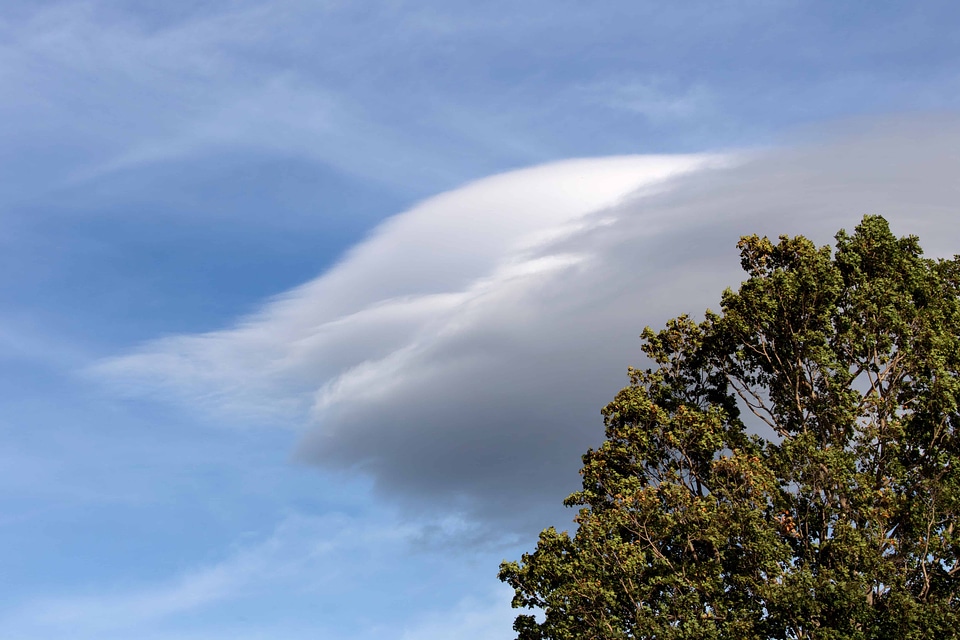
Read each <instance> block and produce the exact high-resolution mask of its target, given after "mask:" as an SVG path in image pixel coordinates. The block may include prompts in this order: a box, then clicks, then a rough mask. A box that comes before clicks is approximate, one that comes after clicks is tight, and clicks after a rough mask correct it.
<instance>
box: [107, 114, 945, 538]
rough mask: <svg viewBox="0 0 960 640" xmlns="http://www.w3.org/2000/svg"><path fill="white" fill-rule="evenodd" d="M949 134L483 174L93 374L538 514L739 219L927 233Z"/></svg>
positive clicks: (516, 514) (786, 227)
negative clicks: (241, 310)
mask: <svg viewBox="0 0 960 640" xmlns="http://www.w3.org/2000/svg"><path fill="white" fill-rule="evenodd" d="M958 133H960V128H958V127H956V126H955V125H953V124H952V123H947V124H946V125H945V126H943V127H941V128H939V129H936V130H933V129H930V128H927V129H918V128H917V127H916V126H912V125H911V126H906V125H903V124H902V123H901V124H898V125H897V126H894V127H887V128H886V129H885V130H884V131H882V132H881V133H872V134H861V135H859V136H856V137H850V138H847V139H843V140H839V141H835V142H833V143H830V144H821V145H820V146H817V147H809V148H805V149H797V150H787V151H778V152H768V153H764V154H760V155H754V156H751V157H746V156H745V157H741V158H739V159H738V160H737V161H736V162H734V161H733V160H732V159H730V158H725V159H724V158H719V157H707V156H634V157H616V158H600V159H590V160H576V161H568V162H561V163H557V164H551V165H547V166H542V167H536V168H533V169H526V170H522V171H516V172H512V173H508V174H504V175H500V176H495V177H492V178H488V179H485V180H481V181H478V182H475V183H473V184H470V185H467V186H465V187H463V188H461V189H457V190H455V191H451V192H449V193H445V194H442V195H439V196H437V197H434V198H431V199H429V200H427V201H425V202H423V203H421V204H420V205H418V206H416V207H414V208H413V209H411V210H409V211H407V212H405V213H402V214H400V215H398V216H396V217H394V218H392V219H389V220H388V221H386V222H385V223H383V224H382V225H381V226H380V227H378V228H377V229H375V230H374V232H373V233H372V234H371V236H370V237H369V238H368V239H367V240H365V241H364V242H363V243H361V244H360V245H358V246H357V247H355V248H353V249H352V250H351V251H349V252H348V253H347V254H346V255H345V256H344V258H343V259H342V261H341V262H340V263H339V264H338V265H337V266H335V267H334V268H332V269H331V270H330V271H328V272H327V273H325V274H323V275H322V276H320V277H318V278H317V279H315V280H313V281H311V282H309V283H307V284H305V285H303V286H301V287H298V288H297V289H294V290H292V291H290V292H288V293H286V294H284V295H282V296H280V297H278V298H277V299H275V300H273V301H270V302H268V303H266V304H265V305H264V307H263V308H262V310H261V311H260V312H259V313H257V314H255V315H253V316H251V317H247V318H243V319H241V320H239V321H238V322H237V323H236V324H235V325H234V326H232V327H229V328H226V329H223V330H221V331H214V332H210V333H205V334H198V335H186V336H178V337H173V338H166V339H163V340H157V341H155V342H151V343H148V344H146V345H144V346H143V347H142V348H141V349H139V350H137V351H136V352H134V353H131V354H128V355H124V356H121V357H117V358H114V359H111V360H108V361H105V362H103V363H101V364H100V365H98V367H97V371H98V373H99V374H100V375H103V376H107V377H109V379H110V380H112V381H114V382H116V383H117V384H120V383H121V382H122V383H123V384H124V385H125V386H127V387H128V388H130V389H132V390H134V391H136V392H138V393H151V394H158V393H159V394H164V395H167V396H169V397H171V398H176V399H178V400H179V401H181V402H185V403H187V404H189V405H190V406H193V407H196V408H199V409H202V410H205V411H212V412H214V413H215V414H216V415H218V416H225V417H227V418H228V419H229V420H238V419H240V418H241V417H243V418H244V419H245V420H249V419H250V417H251V416H253V417H254V418H255V419H256V420H258V421H269V422H274V423H282V424H289V425H295V426H298V427H302V428H303V430H304V433H303V435H302V438H301V444H300V446H299V450H298V456H299V457H300V458H301V459H303V460H306V461H308V462H311V463H317V464H322V465H325V466H329V467H343V468H351V469H360V470H362V471H364V472H366V473H369V474H371V475H372V477H373V478H374V479H375V480H376V482H377V486H378V487H379V488H380V489H381V490H382V491H383V492H384V493H385V494H387V495H390V496H392V497H396V498H401V499H404V500H407V501H409V502H411V503H418V504H430V505H432V507H433V508H459V509H465V510H467V511H468V512H470V513H471V514H472V515H474V516H476V517H481V518H485V519H494V520H518V519H523V518H524V517H525V516H531V517H540V516H538V515H537V512H538V511H539V510H540V509H541V505H543V504H557V503H558V502H559V499H560V498H562V497H563V495H565V494H566V493H567V492H568V491H569V490H571V489H573V488H574V487H575V485H576V481H577V477H576V468H577V466H578V462H579V455H580V454H581V453H582V452H583V451H584V450H585V448H586V447H588V446H591V445H596V444H597V443H599V442H600V440H601V439H602V425H601V423H600V420H599V417H598V411H599V409H600V408H601V407H602V406H603V405H604V404H605V403H606V402H607V401H608V400H609V398H610V397H612V395H613V394H614V393H615V392H616V390H617V389H618V388H619V387H620V386H622V385H623V383H624V382H625V370H626V367H627V366H628V365H637V364H642V361H641V359H640V353H639V340H638V338H637V336H638V334H639V333H640V331H641V330H642V328H643V327H644V326H645V325H652V326H660V325H662V324H663V322H664V321H665V320H666V319H667V318H669V317H672V316H675V315H678V314H680V313H684V312H687V313H692V314H694V315H697V314H700V313H702V311H703V309H704V308H706V307H707V306H714V307H716V304H717V301H718V299H719V294H720V292H721V291H722V289H723V288H724V287H725V286H735V285H736V284H737V282H738V281H739V280H740V274H739V271H738V260H737V255H736V249H735V244H736V241H737V238H738V237H739V236H740V235H742V234H745V233H754V232H757V233H767V234H771V235H777V234H780V233H791V234H792V233H804V234H806V235H808V236H811V237H813V238H814V239H815V240H817V241H818V242H821V243H822V242H828V241H830V237H831V235H832V233H833V232H835V231H836V230H837V229H838V228H840V227H847V228H851V227H853V226H854V225H855V224H856V223H857V221H858V220H859V218H860V216H861V215H862V214H864V213H880V214H884V215H887V216H888V218H889V219H890V220H891V222H892V223H893V227H894V230H895V231H897V232H901V233H902V232H915V233H919V234H920V235H921V239H922V240H926V239H928V238H929V239H930V240H933V242H932V243H931V242H926V241H925V242H924V244H925V246H927V247H931V245H934V248H936V246H935V245H936V244H937V242H941V241H942V240H943V239H944V238H949V237H950V233H949V231H950V229H951V223H952V211H953V210H954V209H952V208H951V206H956V202H955V200H956V195H957V194H956V193H955V192H954V189H953V187H952V186H951V185H952V178H951V176H953V175H956V172H957V170H958V169H960V159H958V158H957V157H956V155H955V154H953V153H952V151H951V150H952V149H953V148H955V145H953V144H952V143H953V142H956V141H958V140H960V135H958ZM901 227H905V228H901ZM941 244H942V242H941Z"/></svg>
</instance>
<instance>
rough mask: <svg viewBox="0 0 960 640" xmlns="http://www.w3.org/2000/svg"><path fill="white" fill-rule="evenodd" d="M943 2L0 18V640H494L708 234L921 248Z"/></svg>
mask: <svg viewBox="0 0 960 640" xmlns="http://www.w3.org/2000/svg"><path fill="white" fill-rule="evenodd" d="M958 27H960V6H958V5H957V4H956V3H954V2H936V1H932V0H929V1H924V0H921V1H919V2H887V1H882V0H881V1H877V2H871V3H853V2H849V3H844V2H816V1H807V2H804V1H800V0H794V1H790V0H730V1H723V0H713V1H710V2H706V1H704V2H697V1H693V0H691V1H690V2H672V3H662V2H646V1H643V0H633V1H630V2H618V1H615V0H611V1H610V2H605V3H599V4H598V3H584V2H573V1H567V0H551V1H550V2H545V1H540V0H530V1H528V2H523V3H516V2H512V3H507V2H500V1H499V0H493V1H491V2H484V3H477V2H460V1H459V0H446V1H445V2H442V3H440V2H430V1H427V0H424V1H422V2H405V1H401V0H380V1H377V0H371V1H370V2H364V3H357V2H353V3H349V2H342V1H339V0H327V1H324V0H313V1H310V2H308V1H306V0H266V1H261V2H247V1H245V0H235V1H230V2H228V1H225V0H204V1H194V2H184V1H182V0H169V1H168V2H163V3H142V2H128V1H122V0H90V1H79V0H67V1H48V0H30V1H29V2H28V1H26V0H5V2H3V3H2V4H0V80H2V83H3V91H2V92H0V140H2V142H3V144H2V146H0V176H2V178H3V179H2V180H0V266H2V268H0V381H2V385H0V575H3V578H4V579H3V580H2V581H0V639H2V640H41V639H44V640H45V639H49V638H70V639H72V640H73V639H75V640H93V639H97V640H120V639H124V640H126V639H128V638H137V639H139V640H173V639H178V640H179V639H183V640H220V639H226V638H231V639H237V640H253V639H263V640H266V639H271V640H273V639H277V638H282V639H289V640H300V639H307V638H310V639H315V638H332V639H337V640H339V639H343V640H372V639H378V640H379V639H398V640H434V639H441V638H442V639H448V638H458V639H463V640H508V639H510V638H513V637H514V634H513V632H512V631H511V624H512V619H513V617H514V615H515V614H516V612H513V611H511V609H510V606H509V601H510V595H511V594H510V591H509V589H508V588H507V587H505V586H504V585H502V584H500V583H499V582H498V581H497V579H496V574H497V568H498V565H499V563H500V562H501V561H502V560H504V559H517V558H519V556H520V554H522V553H523V552H525V551H532V549H533V548H534V547H535V544H536V536H537V533H538V532H539V531H540V530H541V529H543V528H546V527H547V526H551V525H555V526H557V527H559V528H561V529H562V528H570V527H571V523H570V519H571V517H572V515H573V514H572V513H571V512H570V511H569V510H565V509H564V508H563V507H562V506H561V502H562V500H563V498H564V497H565V496H566V495H567V494H568V493H569V492H571V491H573V490H575V489H576V488H577V481H578V475H577V470H578V468H579V457H580V455H581V454H582V453H583V452H584V451H585V450H586V449H587V448H588V447H591V446H597V445H598V444H599V443H600V442H601V441H602V437H603V425H602V421H601V418H600V414H599V412H600V409H601V408H602V407H603V406H604V404H605V403H606V402H608V401H609V400H610V399H611V398H612V397H613V395H614V394H615V393H616V391H617V390H618V389H619V388H620V387H621V386H623V385H624V384H626V382H627V378H626V370H627V367H629V366H642V365H643V364H644V363H643V360H642V357H641V356H642V354H641V353H640V349H639V347H640V341H639V338H638V336H639V334H640V332H641V331H642V329H643V327H644V326H647V325H650V326H653V327H657V326H661V325H662V324H663V323H664V322H665V321H666V320H667V319H668V318H670V317H673V316H676V315H679V314H681V313H691V314H694V315H697V314H700V313H702V312H703V310H704V309H706V308H708V307H710V306H713V307H714V308H716V306H717V303H718V300H719V296H720V293H721V291H722V290H723V289H724V288H725V287H727V286H736V285H737V283H738V282H740V280H741V279H742V277H741V273H740V272H739V267H738V259H737V252H736V248H735V245H736V241H737V238H738V237H739V236H741V235H744V234H750V233H760V234H768V235H771V236H777V235H780V234H782V233H787V234H804V235H807V236H808V237H811V238H813V239H814V240H816V241H817V242H818V243H821V244H823V243H829V242H830V241H831V238H832V236H833V234H834V233H835V232H836V231H837V230H838V229H840V228H847V229H850V228H852V227H853V226H855V225H856V224H857V222H858V220H859V219H860V217H861V216H862V215H864V214H868V213H870V214H881V215H884V216H886V217H887V218H888V220H890V222H891V226H892V227H893V230H894V231H895V232H896V233H899V234H909V233H913V234H917V235H919V236H920V239H921V243H922V245H923V246H924V248H925V250H926V251H927V253H928V255H931V256H951V255H953V254H954V253H958V252H960V240H958V234H957V233H956V228H957V225H956V224H955V222H954V221H955V219H956V217H957V214H956V212H957V211H958V206H960V204H958V203H960V186H957V185H958V183H957V181H956V176H957V175H958V174H960V153H958V152H957V149H960V41H958V40H957V38H956V37H955V34H956V30H957V28H958Z"/></svg>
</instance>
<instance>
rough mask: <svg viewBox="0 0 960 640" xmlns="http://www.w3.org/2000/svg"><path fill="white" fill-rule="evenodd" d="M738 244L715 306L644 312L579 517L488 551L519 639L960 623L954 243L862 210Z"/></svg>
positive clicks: (840, 634)
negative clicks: (806, 230) (636, 354)
mask: <svg viewBox="0 0 960 640" xmlns="http://www.w3.org/2000/svg"><path fill="white" fill-rule="evenodd" d="M738 247H739V249H740V255H741V263H742V266H743V268H744V270H745V271H746V272H747V274H748V277H747V279H746V281H745V282H743V283H742V284H741V286H740V289H739V291H732V290H729V289H728V290H727V291H725V292H724V293H723V296H722V302H721V312H720V313H713V312H710V311H709V310H708V311H707V312H706V315H705V319H704V320H703V321H702V322H695V321H693V320H692V319H691V318H689V317H687V316H680V317H678V318H676V319H673V320H671V321H669V322H668V323H667V325H666V328H665V329H663V330H661V331H658V332H654V331H652V330H650V329H649V328H647V329H645V330H644V332H643V336H642V338H643V341H644V344H643V351H644V352H645V353H646V355H647V356H648V357H649V359H650V361H651V362H652V364H653V365H654V366H653V367H652V368H649V369H645V370H635V369H631V370H630V372H629V376H630V384H629V386H627V387H626V388H624V389H623V390H622V391H620V392H619V393H618V394H617V395H616V397H615V398H614V400H613V402H611V403H610V404H609V405H608V406H607V407H606V408H605V409H604V410H603V412H602V413H603V418H604V423H605V426H606V440H605V442H604V443H603V444H602V446H600V447H599V448H598V449H596V450H590V451H588V452H587V453H586V455H584V456H583V468H582V470H581V475H582V477H583V489H582V490H581V491H578V492H576V493H574V494H573V495H571V496H570V497H569V498H567V500H566V501H565V504H566V505H568V506H578V507H580V509H579V513H578V515H577V516H576V517H575V518H574V521H575V522H576V524H577V525H578V526H577V530H576V533H575V534H574V535H570V534H568V533H567V532H560V533H558V532H557V531H556V530H554V529H553V528H550V529H547V530H545V531H543V532H542V533H541V534H540V539H539V542H538V544H537V548H536V551H535V552H534V553H532V554H524V555H523V558H522V561H521V562H519V563H517V562H504V563H503V564H502V565H501V568H500V579H501V580H503V581H505V582H507V583H509V584H510V585H511V586H512V587H513V588H514V590H515V597H514V599H513V606H514V607H518V608H519V607H526V608H533V609H539V610H541V614H542V618H541V620H542V621H538V619H537V618H536V617H535V616H533V615H520V616H518V617H517V619H516V622H515V624H514V629H515V630H516V631H517V632H518V637H519V639H520V640H535V639H537V640H539V639H551V640H574V639H576V640H589V639H601V638H602V639H621V638H623V639H625V638H651V639H652V638H656V639H657V640H668V639H669V640H673V639H676V640H680V639H687V638H690V639H697V640H701V639H713V638H717V639H719V638H730V639H737V640H740V639H749V638H758V639H759V638H763V639H768V638H798V639H799V638H804V639H817V640H826V639H833V638H837V639H839V638H843V639H848V638H851V639H861V638H862V639H890V640H894V639H896V640H901V639H913V638H917V639H920V638H947V637H957V636H958V635H960V526H955V525H957V517H958V515H960V439H958V437H960V433H958V427H960V413H958V398H960V377H958V372H960V257H955V258H954V259H953V260H931V259H927V258H924V257H923V256H922V251H921V249H920V246H919V243H918V239H917V238H916V237H914V236H909V237H905V238H896V237H895V236H894V235H893V234H892V233H891V232H890V230H889V227H888V225H887V222H886V221H885V220H884V219H883V218H881V217H876V216H867V217H865V218H864V219H863V221H862V222H861V224H860V225H859V226H858V227H857V228H856V230H855V232H854V233H853V234H852V235H848V234H847V233H846V232H844V231H840V232H839V233H838V234H837V235H836V249H835V251H833V250H831V249H830V247H820V248H818V247H816V246H815V245H814V244H813V243H812V242H811V241H809V240H808V239H806V238H804V237H802V236H798V237H786V236H781V237H780V239H779V242H777V243H774V242H772V241H770V240H769V239H767V238H765V237H764V238H760V237H757V236H749V237H744V238H742V239H741V240H740V243H739V245H738Z"/></svg>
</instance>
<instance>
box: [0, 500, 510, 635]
mask: <svg viewBox="0 0 960 640" xmlns="http://www.w3.org/2000/svg"><path fill="white" fill-rule="evenodd" d="M436 526H437V527H440V528H444V527H447V526H448V525H447V524H446V523H444V522H438V523H436ZM422 527H423V525H413V524H399V523H397V522H395V521H392V520H390V519H389V518H383V517H377V518H357V517H348V516H345V515H342V514H328V515H325V516H317V517H308V516H303V515H289V516H287V517H286V518H284V519H283V520H282V521H281V522H280V523H279V524H278V525H277V526H276V527H275V529H274V530H273V532H272V533H271V534H270V535H269V536H267V537H266V538H265V539H262V540H260V541H257V542H253V543H251V542H249V541H248V542H245V543H243V544H239V545H236V546H234V547H233V548H232V549H231V550H230V551H229V552H228V553H227V554H225V557H224V558H223V559H222V560H221V561H219V562H216V563H213V564H209V565H206V566H201V567H198V568H195V569H193V570H190V571H186V572H184V573H182V574H181V575H179V576H175V577H172V578H170V579H167V580H161V581H158V582H155V583H149V582H147V583H143V584H133V585H129V584H128V585H124V586H123V587H109V586H107V587H105V586H102V585H100V586H99V587H98V588H96V589H93V588H90V589H87V590H86V591H84V592H80V593H73V594H66V595H62V596H53V597H51V596H47V597H43V598H38V599H33V600H29V601H26V602H23V603H20V604H19V605H16V604H14V603H8V604H7V606H6V607H5V611H0V628H3V630H4V634H3V635H4V638H15V639H18V640H19V639H24V640H27V639H34V638H51V637H58V638H62V637H69V638H76V639H78V640H87V639H93V638H96V639H98V640H103V639H107V638H109V639H112V638H117V639H119V638H130V637H138V638H139V637H145V638H154V637H155V638H158V639H161V638H184V637H185V638H214V637H215V638H219V637H240V638H269V637H276V636H275V635H274V636H271V630H270V628H269V626H267V627H266V628H263V629H261V628H259V627H258V626H253V627H252V628H240V629H237V628H236V624H237V622H236V621H237V618H238V615H237V613H236V612H238V611H239V612H242V611H243V610H244V606H245V605H244V603H253V604H251V605H250V606H251V607H252V608H254V609H258V608H263V607H268V606H269V605H267V604H265V603H267V602H270V598H277V597H278V596H279V598H280V599H281V600H288V601H296V602H303V601H304V600H305V601H306V602H310V603H313V604H314V605H315V606H319V607H330V606H331V603H338V604H337V606H342V602H343V599H344V598H345V596H346V595H347V594H350V593H351V592H355V591H359V590H363V589H369V585H370V584H371V583H373V582H376V581H378V580H387V581H389V580H393V579H394V577H393V576H392V575H391V574H393V573H401V574H403V573H404V572H406V571H407V570H408V568H407V567H406V566H405V565H404V563H402V562H398V561H397V558H398V557H403V556H405V555H409V554H410V553H411V547H410V545H411V542H412V541H414V540H415V539H416V537H417V536H418V535H420V532H421V529H422ZM415 560H416V559H415V558H414V561H415ZM428 566H431V567H432V565H428ZM421 578H423V576H421ZM409 582H410V583H411V584H415V585H416V584H418V582H417V580H416V579H412V578H410V579H409ZM501 600H502V598H501ZM385 604H386V603H383V602H380V601H379V600H378V596H377V595H376V594H368V596H367V601H366V605H363V606H373V607H376V606H384V605H385ZM11 605H12V606H11ZM363 606H358V607H357V608H359V609H363ZM218 608H219V609H220V611H221V612H222V611H224V610H225V611H228V612H231V613H229V615H228V616H227V618H226V620H227V621H226V622H225V621H224V619H223V618H221V617H218V616H217V615H216V614H217V611H218ZM403 613H404V614H407V613H408V612H403ZM393 615H395V612H392V611H389V610H384V611H382V612H381V615H380V616H379V617H380V619H388V618H390V617H391V616H393ZM240 617H242V614H241V616H240ZM347 618H348V620H349V618H350V616H349V615H348V616H347ZM362 618H363V616H356V617H355V619H354V620H353V624H354V625H359V624H361V622H362V621H363V620H362ZM405 618H406V616H405V615H404V616H402V617H401V619H405ZM259 620H260V621H261V622H262V623H263V624H266V625H269V624H270V623H269V622H268V621H267V620H264V618H263V617H262V616H260V617H259ZM288 622H289V623H290V625H291V626H290V627H289V628H284V629H283V630H282V634H283V637H303V638H307V637H316V635H315V634H316V633H318V632H321V631H322V630H323V629H325V628H326V627H327V626H328V625H329V624H333V621H331V620H317V619H310V618H309V617H303V616H300V615H298V616H296V617H294V618H292V619H290V620H289V621H288ZM505 628H506V629H509V624H507V625H506V627H505ZM203 629H206V630H207V631H206V632H203V631H202V630H203ZM276 632H277V630H276V629H274V630H273V631H272V633H276ZM311 634H312V635H311Z"/></svg>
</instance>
